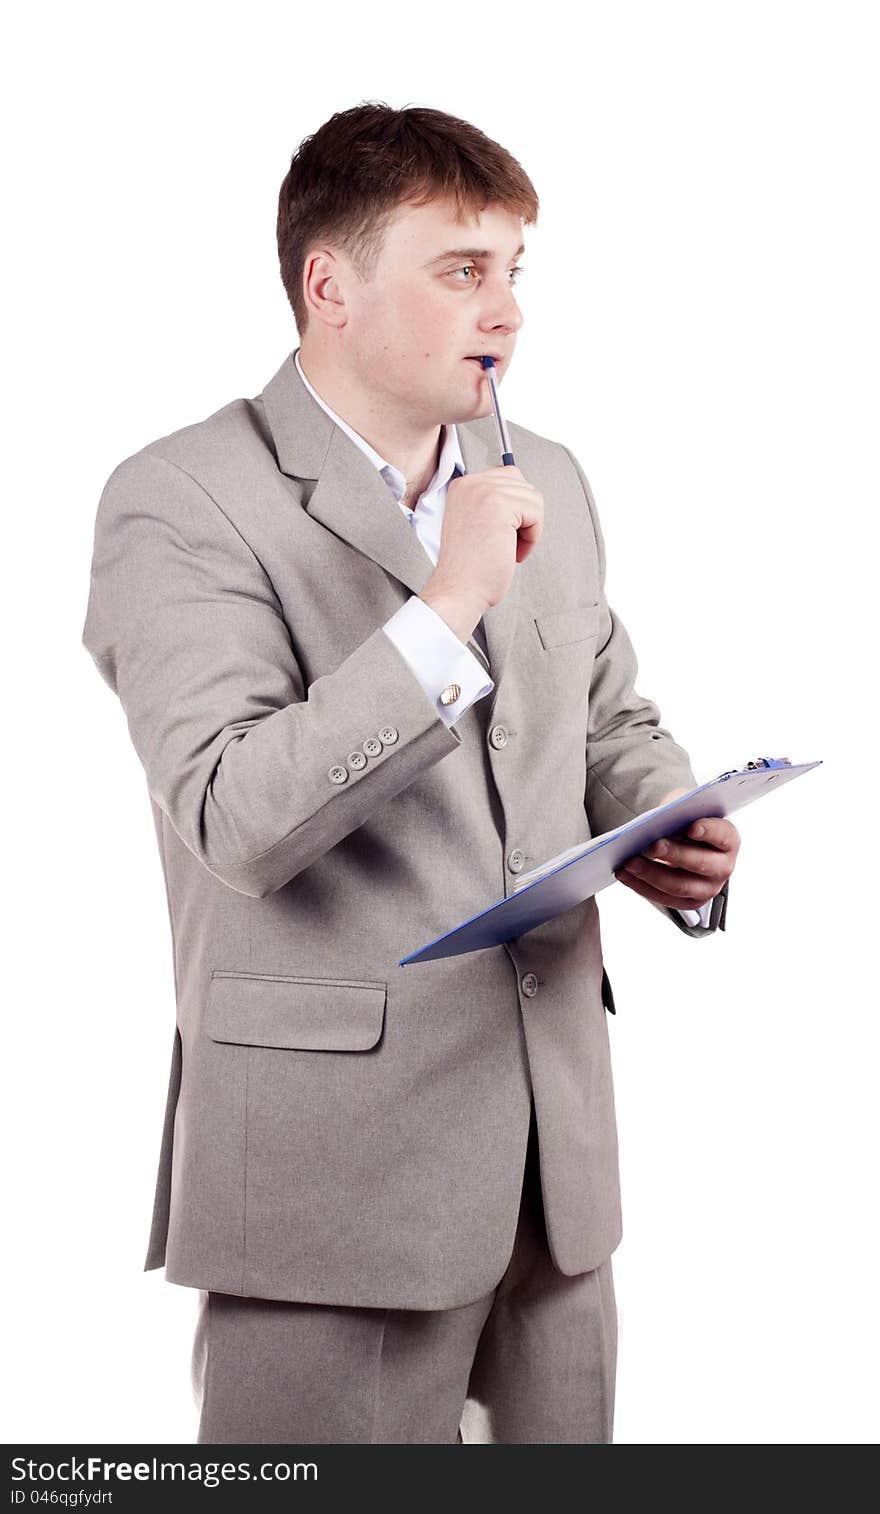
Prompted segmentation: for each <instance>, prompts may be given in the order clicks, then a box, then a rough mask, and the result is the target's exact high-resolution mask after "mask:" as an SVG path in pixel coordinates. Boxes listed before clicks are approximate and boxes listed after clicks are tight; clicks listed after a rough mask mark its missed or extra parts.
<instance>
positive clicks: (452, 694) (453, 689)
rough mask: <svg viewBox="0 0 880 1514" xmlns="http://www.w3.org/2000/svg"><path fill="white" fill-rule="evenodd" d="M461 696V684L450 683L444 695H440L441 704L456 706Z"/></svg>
mask: <svg viewBox="0 0 880 1514" xmlns="http://www.w3.org/2000/svg"><path fill="white" fill-rule="evenodd" d="M460 696H461V684H460V683H448V684H447V685H446V688H445V689H444V690H443V692H442V694H441V695H440V703H441V704H455V701H456V699H458V698H460Z"/></svg>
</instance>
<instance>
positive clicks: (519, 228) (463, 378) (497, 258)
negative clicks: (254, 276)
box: [310, 201, 524, 428]
mask: <svg viewBox="0 0 880 1514" xmlns="http://www.w3.org/2000/svg"><path fill="white" fill-rule="evenodd" d="M523 242H524V235H523V224H522V220H521V218H520V217H519V216H517V215H516V214H514V213H513V212H511V211H509V210H504V209H501V208H500V207H498V206H494V207H493V206H487V207H486V209H485V210H484V211H483V212H482V213H481V214H480V215H479V216H477V217H473V218H470V219H468V220H466V221H459V220H457V219H455V206H454V205H453V204H451V203H447V202H439V201H433V202H431V203H429V204H427V205H423V206H421V207H418V208H414V207H412V206H400V207H398V211H397V213H396V216H395V219H394V220H393V221H392V223H391V225H390V226H389V228H388V231H387V233H386V236H385V241H384V245H383V248H382V252H381V254H380V257H379V261H378V264H377V266H376V269H375V272H374V275H373V277H372V278H371V279H370V281H369V282H368V283H362V282H361V281H360V280H359V279H358V278H357V276H356V274H355V272H354V270H353V269H352V267H351V264H350V263H349V261H348V260H347V259H346V258H345V257H344V255H343V254H341V253H338V252H337V253H335V254H334V257H333V263H332V265H331V264H329V263H328V265H327V266H328V270H329V268H330V267H331V266H332V267H333V268H334V269H335V276H334V277H332V278H330V279H328V280H327V281H326V283H323V284H322V283H321V282H320V280H319V281H317V282H316V283H313V285H312V290H313V293H317V294H323V295H324V296H325V297H326V298H328V299H330V300H335V302H336V303H335V304H331V305H329V306H328V307H327V311H326V314H327V316H328V319H329V320H330V322H331V324H332V325H333V326H334V327H335V330H333V331H331V332H328V333H327V335H328V336H332V337H333V342H332V344H331V346H332V350H333V356H334V360H335V361H336V362H337V363H342V364H343V365H344V367H345V380H346V382H348V383H353V384H356V385H357V387H358V388H359V390H361V392H366V393H370V394H371V395H372V396H374V398H375V402H376V404H377V406H381V407H383V408H385V410H386V412H387V409H388V407H392V408H393V410H394V411H395V412H396V413H397V414H399V415H401V416H404V415H405V416H406V418H407V420H408V421H409V422H410V423H411V424H412V425H413V426H415V427H419V426H424V427H425V428H427V427H430V426H434V425H437V424H442V423H443V422H446V421H468V420H476V419H478V418H479V417H480V416H486V415H490V414H491V411H492V404H491V399H490V396H489V387H488V384H487V382H486V379H485V375H484V370H483V368H482V366H481V364H480V363H479V362H478V361H477V356H478V355H479V354H480V353H483V354H486V355H489V354H492V355H494V356H495V371H496V378H497V381H498V382H499V383H500V382H501V380H502V379H503V376H504V374H505V373H506V372H507V369H508V367H509V365H510V361H511V359H512V357H513V349H514V346H515V343H516V334H517V332H518V330H519V328H520V326H521V325H522V321H523V317H522V314H521V312H520V310H519V307H518V305H517V302H516V295H515V293H514V286H515V283H516V281H517V278H518V277H519V275H518V274H517V273H516V272H515V271H514V270H515V269H516V267H517V265H518V264H519V262H520V253H521V250H522V245H523ZM313 320H314V315H313V314H310V326H311V323H312V321H313ZM322 324H323V323H322Z"/></svg>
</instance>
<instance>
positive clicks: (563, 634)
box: [535, 601, 599, 652]
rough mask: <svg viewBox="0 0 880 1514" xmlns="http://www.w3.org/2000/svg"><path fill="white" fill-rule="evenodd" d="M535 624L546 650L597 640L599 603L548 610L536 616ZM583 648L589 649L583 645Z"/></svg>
mask: <svg viewBox="0 0 880 1514" xmlns="http://www.w3.org/2000/svg"><path fill="white" fill-rule="evenodd" d="M535 625H536V627H537V630H538V636H539V637H540V639H541V645H542V647H543V648H544V650H545V651H547V652H550V651H554V650H555V649H556V648H557V647H570V646H574V645H580V644H583V643H589V642H591V641H596V640H597V639H598V636H599V604H598V601H597V602H596V603H595V604H590V605H574V606H572V607H571V608H569V609H567V610H548V611H546V612H545V613H544V614H543V615H536V616H535ZM583 650H585V651H586V650H588V648H587V647H585V646H584V647H583Z"/></svg>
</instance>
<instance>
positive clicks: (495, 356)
mask: <svg viewBox="0 0 880 1514" xmlns="http://www.w3.org/2000/svg"><path fill="white" fill-rule="evenodd" d="M483 357H491V358H493V359H494V360H495V364H496V366H497V364H498V363H503V362H504V359H503V358H502V357H499V356H498V354H497V352H484V353H483ZM464 361H465V362H466V363H479V364H480V367H481V368H482V366H483V365H482V361H481V359H480V357H479V356H476V357H473V356H471V357H466V358H465V359H464Z"/></svg>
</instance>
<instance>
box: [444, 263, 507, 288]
mask: <svg viewBox="0 0 880 1514" xmlns="http://www.w3.org/2000/svg"><path fill="white" fill-rule="evenodd" d="M476 266H477V265H476V263H462V265H461V267H460V268H453V269H452V272H451V273H449V274H447V278H450V279H451V278H453V277H454V275H455V274H457V273H464V272H465V270H466V269H468V268H476ZM507 271H508V273H512V274H513V276H514V277H513V279H512V280H511V283H513V284H515V283H516V281H517V277H518V275H519V274H521V273H523V272H524V271H525V270H524V268H523V266H522V264H517V265H516V266H515V267H513V268H509V269H508V270H507ZM462 282H463V283H465V284H472V283H473V282H474V281H473V279H464V280H463V281H462Z"/></svg>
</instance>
